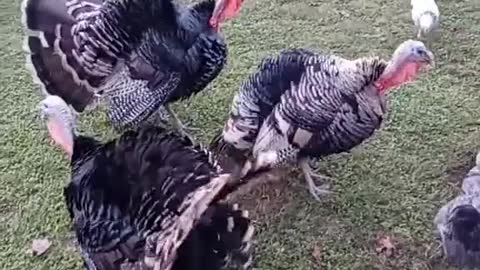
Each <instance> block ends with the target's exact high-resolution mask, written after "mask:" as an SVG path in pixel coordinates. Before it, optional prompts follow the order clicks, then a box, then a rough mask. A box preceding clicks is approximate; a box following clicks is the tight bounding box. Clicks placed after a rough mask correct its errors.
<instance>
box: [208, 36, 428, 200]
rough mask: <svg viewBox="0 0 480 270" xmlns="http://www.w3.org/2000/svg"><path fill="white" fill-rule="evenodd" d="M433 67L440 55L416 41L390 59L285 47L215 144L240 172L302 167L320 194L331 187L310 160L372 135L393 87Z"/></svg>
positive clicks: (247, 88) (251, 85) (246, 91)
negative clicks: (352, 57) (316, 180)
mask: <svg viewBox="0 0 480 270" xmlns="http://www.w3.org/2000/svg"><path fill="white" fill-rule="evenodd" d="M433 65H434V57H433V54H432V53H431V52H430V51H429V50H428V49H427V48H426V47H425V45H424V44H423V43H422V42H420V41H413V40H409V41H405V42H403V43H402V44H401V45H400V46H399V47H398V48H397V49H396V51H395V53H394V54H393V57H392V59H391V60H390V61H388V62H387V61H384V60H382V59H380V58H378V57H364V58H358V59H355V60H347V59H344V58H342V57H339V56H335V55H327V54H317V53H314V52H312V51H309V50H305V49H290V50H285V51H283V52H281V53H280V54H279V55H277V56H274V57H268V58H266V59H264V60H263V62H262V63H261V64H260V66H259V69H258V71H257V72H255V73H254V74H252V75H251V76H250V77H249V78H248V79H247V80H246V81H245V82H244V83H243V84H242V86H241V87H240V90H239V92H238V93H237V94H236V95H235V97H234V99H233V104H232V108H231V111H230V116H229V119H228V120H227V122H226V124H225V126H224V129H223V131H222V132H221V133H220V134H218V135H217V136H216V137H215V138H214V139H213V140H212V144H211V149H212V150H214V152H217V153H219V154H220V153H222V152H223V153H227V154H228V155H229V156H231V157H233V158H234V159H235V160H236V162H237V164H238V166H237V169H238V171H240V175H241V176H242V175H245V174H247V173H250V172H252V171H257V170H262V169H271V168H275V167H280V166H284V165H287V164H290V165H299V167H300V168H301V170H302V171H303V174H304V175H305V178H306V180H307V182H308V186H309V190H310V193H311V194H312V195H313V196H314V197H315V198H316V199H319V195H320V194H325V193H329V191H328V189H327V188H325V187H319V186H316V185H315V183H314V180H313V178H314V177H316V178H323V179H325V178H326V177H325V176H321V175H316V174H314V173H313V171H312V168H311V167H310V164H309V163H310V161H311V160H312V159H316V158H321V157H324V156H327V155H330V154H334V153H340V152H345V151H348V150H350V149H351V148H353V147H355V146H357V145H358V144H360V143H362V142H363V141H364V140H365V139H367V138H369V137H370V136H371V135H372V134H373V133H374V131H375V130H376V129H378V128H379V127H380V124H381V123H382V120H383V118H384V115H385V112H386V100H385V99H386V94H387V92H388V91H389V90H390V89H392V88H395V87H398V86H400V85H402V84H404V83H406V82H408V81H411V80H414V79H415V77H416V76H417V75H418V74H419V73H420V71H421V70H422V69H423V68H424V67H425V68H427V67H429V66H433ZM243 164H244V165H243ZM242 168H243V169H242Z"/></svg>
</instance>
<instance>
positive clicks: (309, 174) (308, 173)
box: [300, 160, 333, 201]
mask: <svg viewBox="0 0 480 270" xmlns="http://www.w3.org/2000/svg"><path fill="white" fill-rule="evenodd" d="M300 168H301V170H302V172H303V175H304V177H305V180H307V184H308V190H309V191H310V194H312V196H313V197H314V198H315V199H316V200H317V201H320V197H321V196H325V195H329V194H331V193H333V191H330V190H329V189H330V185H329V184H327V183H325V184H322V185H319V186H317V185H316V184H315V181H314V179H315V180H318V181H321V182H326V181H328V180H331V179H333V178H332V177H328V176H325V175H321V174H316V173H314V172H313V171H312V168H311V167H310V165H309V164H308V161H306V160H304V161H301V162H300Z"/></svg>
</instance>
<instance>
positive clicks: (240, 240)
mask: <svg viewBox="0 0 480 270" xmlns="http://www.w3.org/2000/svg"><path fill="white" fill-rule="evenodd" d="M42 110H43V115H44V116H45V117H46V118H47V119H48V121H49V122H48V123H49V131H50V134H51V135H52V138H53V139H54V140H55V141H56V142H59V143H60V144H62V143H65V142H67V144H68V142H69V141H71V140H69V139H68V138H67V137H68V136H69V135H68V132H70V136H73V151H72V153H71V168H72V169H71V182H70V183H69V184H68V186H67V187H66V188H65V190H64V196H65V201H66V205H67V209H68V212H69V214H70V217H71V219H72V222H73V224H74V229H75V233H76V236H77V238H78V242H79V244H80V248H81V251H82V256H83V258H84V262H85V267H86V268H87V269H89V270H92V269H102V270H103V269H105V270H106V269H112V270H113V269H152V268H155V269H165V270H169V269H173V270H189V269H191V270H194V269H199V270H201V269H204V270H215V269H218V270H220V269H225V267H226V266H227V265H231V264H232V263H235V264H238V265H239V266H240V267H243V266H248V265H249V264H250V263H251V250H250V246H251V238H252V235H253V225H252V223H251V220H250V219H249V218H248V212H246V211H242V210H241V209H239V208H238V205H229V204H225V203H220V202H219V200H221V199H223V198H222V197H221V196H223V193H222V192H223V190H224V188H225V186H226V184H227V182H228V180H229V178H230V177H229V175H228V174H223V173H222V171H221V170H220V168H219V167H218V166H217V165H216V163H215V162H214V157H213V156H212V154H211V153H210V152H209V151H208V150H206V149H204V148H203V147H201V146H200V145H198V144H195V143H194V142H192V141H191V140H190V139H189V138H188V137H181V136H179V135H177V134H175V133H172V132H170V133H167V132H166V131H164V130H163V129H161V128H159V127H148V128H147V127H145V128H142V129H139V130H137V131H127V132H125V133H123V134H122V135H121V136H120V137H119V138H117V139H114V140H112V141H109V142H107V143H102V142H99V141H97V140H96V139H94V138H91V137H86V136H82V135H72V134H71V132H72V127H73V124H72V115H71V114H70V110H69V108H68V106H67V104H66V103H65V102H64V101H63V100H61V99H60V98H59V97H57V96H49V97H47V98H46V99H45V100H44V101H43V102H42ZM52 121H53V122H52ZM65 131H66V132H65Z"/></svg>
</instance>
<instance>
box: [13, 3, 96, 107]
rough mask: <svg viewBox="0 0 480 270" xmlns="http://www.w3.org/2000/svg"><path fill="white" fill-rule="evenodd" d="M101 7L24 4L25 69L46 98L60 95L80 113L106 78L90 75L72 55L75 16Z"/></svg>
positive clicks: (68, 4)
mask: <svg viewBox="0 0 480 270" xmlns="http://www.w3.org/2000/svg"><path fill="white" fill-rule="evenodd" d="M100 5H101V1H100V0H88V1H77V0H71V1H66V2H62V1H60V2H59V1H53V0H24V2H23V4H22V22H23V24H24V27H25V28H26V38H25V42H24V50H25V51H26V53H27V56H26V67H27V69H28V70H29V72H30V73H31V75H32V77H33V80H34V83H35V84H37V85H38V86H39V87H40V89H41V91H42V93H43V94H44V95H58V96H60V97H61V98H62V99H63V100H65V101H66V102H67V103H68V104H69V105H71V106H72V107H73V108H74V109H75V110H76V111H78V112H82V111H83V110H84V109H85V107H86V106H87V105H88V104H90V103H91V102H92V100H93V97H94V92H95V89H96V88H97V87H98V86H100V84H101V83H102V81H103V77H98V76H91V75H89V74H87V73H86V71H85V70H84V69H83V68H82V66H81V65H80V63H79V62H78V61H77V60H76V59H75V57H74V55H73V49H74V46H75V44H74V40H73V37H72V35H71V30H72V27H73V25H74V24H75V18H74V17H73V16H74V15H75V14H81V13H88V12H93V11H95V9H96V8H98V7H99V6H100Z"/></svg>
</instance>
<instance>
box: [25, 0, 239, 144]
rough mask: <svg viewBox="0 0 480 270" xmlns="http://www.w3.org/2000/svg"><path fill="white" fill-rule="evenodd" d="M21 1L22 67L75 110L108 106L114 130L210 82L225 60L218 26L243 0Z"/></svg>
mask: <svg viewBox="0 0 480 270" xmlns="http://www.w3.org/2000/svg"><path fill="white" fill-rule="evenodd" d="M172 1H173V0H118V1H117V0H103V1H102V0H60V1H53V0H25V1H24V3H23V6H22V11H23V22H24V25H25V28H26V35H27V37H26V44H25V46H24V47H25V50H26V51H27V53H28V54H27V67H28V69H29V70H30V72H31V74H32V76H33V78H34V81H35V82H36V83H37V84H38V85H39V86H40V88H41V89H42V91H43V93H45V94H51V95H58V96H60V97H61V98H62V99H64V100H65V101H66V102H67V103H68V104H70V105H71V106H72V107H73V108H74V109H75V110H76V111H77V112H83V111H84V110H85V109H86V108H90V109H91V108H94V107H95V106H96V105H97V104H99V103H100V102H102V103H103V102H104V103H105V104H106V105H107V113H108V117H109V120H110V122H111V123H112V125H113V126H114V127H115V128H116V129H119V130H121V129H126V128H132V127H138V126H139V125H141V124H143V123H147V124H150V123H152V121H153V122H155V123H158V120H161V121H163V120H165V118H166V117H167V116H168V115H169V116H170V120H172V124H173V126H174V127H175V128H176V129H177V130H178V131H180V132H181V133H182V134H183V135H187V133H186V132H185V130H184V126H183V125H182V123H181V122H180V120H179V119H178V117H177V116H176V115H175V114H174V112H173V111H172V110H171V109H170V107H169V104H171V103H173V102H176V101H179V100H183V99H187V98H189V97H191V96H192V95H194V94H196V93H198V92H200V91H201V90H203V89H204V88H205V87H206V86H207V85H208V84H209V83H210V82H211V81H212V80H214V79H215V78H216V77H217V76H218V75H219V73H220V72H221V70H222V69H223V67H224V66H225V63H226V60H227V45H226V43H225V40H224V38H223V37H222V35H221V33H220V31H219V30H220V24H221V23H222V22H224V21H225V20H227V19H229V18H233V17H234V16H235V15H236V14H237V13H238V12H239V10H240V7H241V4H242V2H243V0H217V1H216V2H215V0H204V1H203V2H200V3H197V4H194V5H192V6H185V5H182V4H174V3H172Z"/></svg>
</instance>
